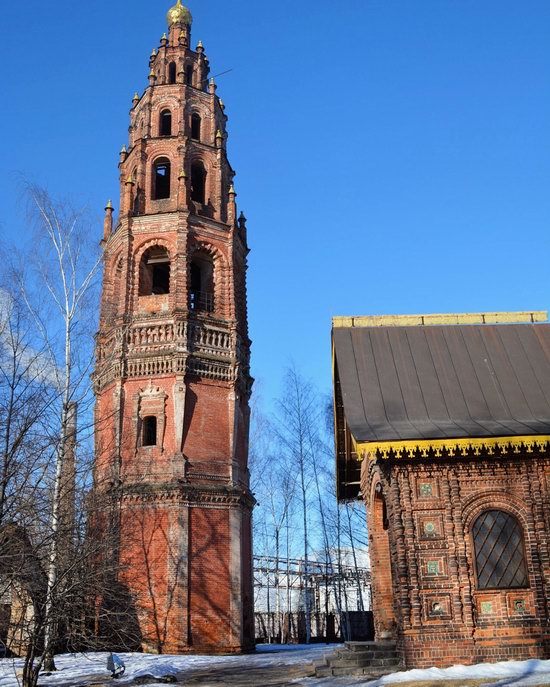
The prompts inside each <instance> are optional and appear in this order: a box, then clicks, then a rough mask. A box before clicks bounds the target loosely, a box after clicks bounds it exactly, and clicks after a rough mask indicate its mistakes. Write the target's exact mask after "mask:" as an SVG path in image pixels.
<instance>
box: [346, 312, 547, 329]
mask: <svg viewBox="0 0 550 687" xmlns="http://www.w3.org/2000/svg"><path fill="white" fill-rule="evenodd" d="M547 321H548V312H547V311H546V310H533V311H531V310H525V311H522V312H484V313H449V314H439V315H438V314H435V315H372V316H366V317H333V318H332V326H333V327H422V326H429V325H449V324H533V323H535V322H547Z"/></svg>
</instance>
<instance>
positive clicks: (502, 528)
mask: <svg viewBox="0 0 550 687" xmlns="http://www.w3.org/2000/svg"><path fill="white" fill-rule="evenodd" d="M472 536H473V540H474V550H475V561H476V573H477V586H478V589H517V588H522V587H528V586H529V581H528V577H527V566H526V564H525V550H524V542H523V530H522V528H521V525H520V524H519V522H518V521H517V520H516V518H515V517H514V516H513V515H510V513H505V512H503V511H500V510H490V511H486V512H485V513H482V514H481V515H480V516H479V518H478V519H477V520H476V521H475V523H474V526H473V528H472Z"/></svg>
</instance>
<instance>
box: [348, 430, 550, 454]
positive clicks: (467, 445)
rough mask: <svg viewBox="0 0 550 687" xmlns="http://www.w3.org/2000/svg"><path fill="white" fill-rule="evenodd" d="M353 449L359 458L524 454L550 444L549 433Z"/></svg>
mask: <svg viewBox="0 0 550 687" xmlns="http://www.w3.org/2000/svg"><path fill="white" fill-rule="evenodd" d="M354 444H355V452H356V453H357V457H358V459H359V460H364V459H367V460H373V459H375V458H384V459H388V458H391V457H394V458H429V457H430V456H436V457H438V458H445V457H447V456H456V457H460V456H464V457H468V456H471V455H472V454H473V455H474V456H482V455H489V456H492V455H494V454H495V452H497V451H499V452H505V453H506V452H507V453H517V454H519V453H521V451H522V449H523V450H524V451H526V452H527V453H533V451H535V450H537V449H539V450H543V449H545V448H547V447H549V446H550V436H545V435H544V436H543V435H538V436H515V437H483V438H479V439H478V438H464V439H435V440H434V439H426V440H420V441H418V440H412V441H379V442H376V441H366V442H356V441H354Z"/></svg>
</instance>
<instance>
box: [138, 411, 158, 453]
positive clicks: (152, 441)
mask: <svg viewBox="0 0 550 687" xmlns="http://www.w3.org/2000/svg"><path fill="white" fill-rule="evenodd" d="M141 445H142V446H156V445H157V418H156V417H154V416H153V415H151V416H149V417H144V418H143V422H142V433H141Z"/></svg>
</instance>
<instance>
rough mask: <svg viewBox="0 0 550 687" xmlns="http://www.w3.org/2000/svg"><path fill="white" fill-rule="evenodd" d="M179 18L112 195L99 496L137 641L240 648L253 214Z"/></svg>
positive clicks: (102, 333) (247, 633) (245, 601)
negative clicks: (238, 188)
mask: <svg viewBox="0 0 550 687" xmlns="http://www.w3.org/2000/svg"><path fill="white" fill-rule="evenodd" d="M172 16H173V17H175V18H176V21H174V22H173V23H171V24H170V26H169V31H168V36H166V37H165V38H163V39H161V44H160V46H159V48H158V49H157V50H155V51H154V54H153V55H152V56H151V58H150V60H149V69H150V73H149V86H148V87H147V88H146V90H145V92H144V93H143V94H142V95H141V96H140V95H139V94H136V96H135V97H134V100H133V101H132V109H131V113H130V135H129V145H128V147H127V148H126V147H125V148H124V149H123V150H122V151H121V154H120V164H119V170H120V189H121V190H120V212H119V214H118V217H117V218H115V217H114V214H113V213H114V210H113V208H112V207H111V204H109V205H108V207H107V208H106V215H105V224H104V237H103V247H104V279H103V295H102V302H101V315H100V330H99V334H98V337H97V350H96V360H97V362H96V369H95V374H94V383H95V391H96V399H97V403H96V439H95V441H96V464H95V496H96V503H97V502H98V503H100V504H101V503H103V504H104V508H103V515H102V517H101V518H98V522H102V523H103V531H104V532H105V530H106V528H107V527H108V528H109V531H110V532H111V533H112V532H114V533H115V539H116V544H115V545H114V546H113V548H114V558H115V559H116V560H115V564H116V566H115V567H116V576H117V578H118V579H117V583H116V584H117V585H118V586H117V589H119V587H120V589H123V590H124V593H125V596H124V598H126V599H128V607H127V608H126V609H125V614H126V616H131V618H130V619H128V618H127V620H128V622H129V623H130V624H132V623H133V625H134V627H135V631H134V633H133V635H132V636H133V637H137V639H136V641H137V643H138V644H139V645H140V647H141V648H143V649H144V650H146V651H152V652H163V653H166V652H173V653H181V652H187V651H200V652H204V651H206V652H237V651H246V650H248V649H250V648H252V646H253V642H254V637H253V608H252V574H251V567H252V542H251V534H250V533H251V527H250V522H251V512H252V507H253V504H254V500H253V498H252V496H251V494H250V490H249V474H248V465H247V461H248V425H249V398H250V390H251V386H252V380H251V378H250V374H249V358H250V341H249V339H248V327H247V311H246V267H247V254H248V246H247V238H246V222H245V219H244V216H241V217H240V218H237V213H236V203H235V197H236V193H235V191H234V188H233V184H232V181H233V176H234V172H233V170H232V169H231V166H230V164H229V162H228V159H227V151H226V145H227V128H226V125H227V117H226V115H225V112H224V110H225V107H224V105H223V103H222V101H221V100H220V98H219V97H218V95H217V94H216V86H215V84H214V83H213V82H212V81H211V82H209V81H208V73H209V64H208V59H207V57H206V54H205V50H204V47H203V46H202V45H201V44H199V45H198V46H197V47H196V49H194V50H193V49H191V47H190V40H191V36H190V25H188V24H186V23H185V21H186V20H187V16H188V15H186V14H182V13H180V10H179V9H178V8H176V12H175V14H172ZM178 17H179V18H180V19H181V20H182V21H179V22H178V21H177V19H178ZM167 111H168V112H169V113H170V126H169V128H168V129H163V128H162V127H161V121H162V120H163V116H165V115H166V112H167ZM163 113H164V115H163ZM197 117H199V118H200V126H199V128H198V130H197V127H196V122H197ZM164 121H165V122H166V120H164ZM193 122H195V128H193ZM159 165H160V166H161V168H160V171H159ZM197 169H199V171H200V174H202V177H201V178H202V182H201V179H200V178H199V177H197ZM199 176H200V175H199ZM162 184H165V186H164V187H162ZM201 185H202V186H204V188H203V189H202V191H201V189H200V186H201ZM161 188H162V189H163V190H162V192H160V191H159V189H161ZM151 419H153V423H154V424H153V425H151ZM146 427H153V428H154V429H153V430H151V431H152V432H153V433H152V434H151V433H149V434H148V433H147V432H146ZM107 514H114V515H112V516H111V521H110V522H108V521H109V517H108V515H107ZM120 589H119V591H120ZM119 596H120V594H119Z"/></svg>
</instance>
